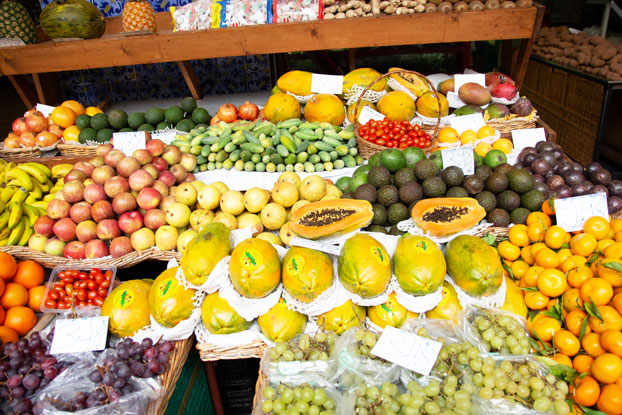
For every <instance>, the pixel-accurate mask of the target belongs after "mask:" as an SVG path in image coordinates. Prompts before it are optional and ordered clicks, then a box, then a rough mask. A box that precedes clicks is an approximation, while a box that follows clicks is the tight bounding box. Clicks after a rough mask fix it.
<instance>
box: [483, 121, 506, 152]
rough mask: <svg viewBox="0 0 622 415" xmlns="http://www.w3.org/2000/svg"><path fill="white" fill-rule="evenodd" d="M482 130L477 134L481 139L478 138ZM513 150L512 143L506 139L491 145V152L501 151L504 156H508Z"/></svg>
mask: <svg viewBox="0 0 622 415" xmlns="http://www.w3.org/2000/svg"><path fill="white" fill-rule="evenodd" d="M482 128H485V127H482ZM482 128H480V130H479V131H478V132H477V137H478V138H483V137H480V131H481V130H482ZM513 148H514V146H513V145H512V142H511V141H510V140H508V139H507V138H500V139H498V140H497V141H495V142H494V143H492V149H493V150H501V151H502V152H504V153H505V154H510V153H511V152H512V149H513Z"/></svg>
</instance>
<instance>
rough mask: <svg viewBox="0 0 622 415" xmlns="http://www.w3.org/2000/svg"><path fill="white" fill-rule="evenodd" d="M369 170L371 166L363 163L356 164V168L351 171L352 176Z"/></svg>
mask: <svg viewBox="0 0 622 415" xmlns="http://www.w3.org/2000/svg"><path fill="white" fill-rule="evenodd" d="M369 170H371V166H370V165H369V164H363V165H362V166H358V167H357V168H356V170H354V173H352V176H356V175H357V174H360V173H364V174H367V173H369Z"/></svg>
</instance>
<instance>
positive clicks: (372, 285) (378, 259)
mask: <svg viewBox="0 0 622 415" xmlns="http://www.w3.org/2000/svg"><path fill="white" fill-rule="evenodd" d="M338 271H339V280H340V281H341V283H342V284H343V286H344V287H345V289H346V290H348V291H350V292H351V293H353V294H356V295H358V296H360V297H362V298H373V297H376V296H378V295H380V294H382V293H383V292H384V290H386V288H387V286H388V285H389V282H390V281H391V258H390V256H389V254H388V253H387V250H386V248H385V247H384V245H382V244H381V243H380V242H378V241H377V240H376V239H374V238H373V237H372V236H370V235H367V234H364V233H357V234H356V235H354V236H353V237H351V238H350V239H348V240H347V241H346V242H345V243H344V244H343V247H342V248H341V253H340V255H339V267H338Z"/></svg>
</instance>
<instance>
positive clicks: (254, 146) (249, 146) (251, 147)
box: [240, 130, 264, 154]
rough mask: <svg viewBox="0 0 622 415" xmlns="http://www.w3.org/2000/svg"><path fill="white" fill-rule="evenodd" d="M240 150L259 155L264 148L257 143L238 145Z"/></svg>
mask: <svg viewBox="0 0 622 415" xmlns="http://www.w3.org/2000/svg"><path fill="white" fill-rule="evenodd" d="M244 131H246V130H244ZM240 148H241V149H242V150H246V151H250V152H251V153H255V154H261V153H263V151H264V148H263V147H262V146H261V144H259V143H243V144H240Z"/></svg>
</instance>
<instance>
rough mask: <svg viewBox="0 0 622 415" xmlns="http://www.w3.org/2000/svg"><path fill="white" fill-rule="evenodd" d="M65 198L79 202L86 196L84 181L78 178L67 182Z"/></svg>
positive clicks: (64, 189)
mask: <svg viewBox="0 0 622 415" xmlns="http://www.w3.org/2000/svg"><path fill="white" fill-rule="evenodd" d="M63 198H64V199H65V200H66V201H67V202H69V203H77V202H79V201H81V200H83V198H84V183H82V182H79V181H77V180H75V181H73V182H69V183H65V185H64V186H63Z"/></svg>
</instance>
